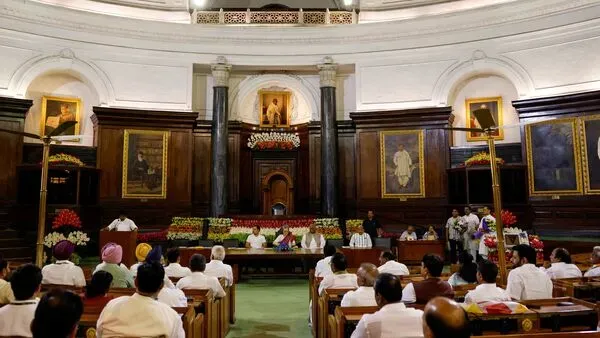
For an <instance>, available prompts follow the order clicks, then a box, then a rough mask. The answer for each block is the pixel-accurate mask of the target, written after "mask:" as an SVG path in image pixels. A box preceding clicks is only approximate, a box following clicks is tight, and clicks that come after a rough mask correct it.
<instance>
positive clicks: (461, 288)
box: [452, 284, 477, 303]
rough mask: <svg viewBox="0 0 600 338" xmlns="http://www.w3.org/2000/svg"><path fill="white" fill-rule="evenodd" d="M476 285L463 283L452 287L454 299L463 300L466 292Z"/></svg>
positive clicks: (460, 301)
mask: <svg viewBox="0 0 600 338" xmlns="http://www.w3.org/2000/svg"><path fill="white" fill-rule="evenodd" d="M476 287H477V284H463V285H457V286H454V287H452V290H454V300H455V301H457V302H459V303H462V302H464V301H465V296H466V295H467V292H469V291H471V290H474V289H475V288H476Z"/></svg>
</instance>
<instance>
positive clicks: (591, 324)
mask: <svg viewBox="0 0 600 338" xmlns="http://www.w3.org/2000/svg"><path fill="white" fill-rule="evenodd" d="M520 303H521V304H523V305H525V306H527V307H528V308H529V309H530V310H532V311H534V312H536V313H537V314H538V318H539V331H545V332H560V331H584V330H595V329H596V326H597V325H598V317H597V311H598V310H597V307H596V305H595V304H594V303H590V302H586V301H583V300H581V299H577V298H572V297H561V298H551V299H536V300H525V301H521V302H520ZM561 303H562V304H561ZM565 303H573V305H570V306H564V304H565Z"/></svg>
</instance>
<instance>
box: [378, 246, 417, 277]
mask: <svg viewBox="0 0 600 338" xmlns="http://www.w3.org/2000/svg"><path fill="white" fill-rule="evenodd" d="M379 264H381V265H380V266H379V267H378V268H377V270H379V273H384V272H385V273H391V274H392V275H395V276H407V275H410V271H408V268H407V267H406V265H404V264H402V263H398V262H396V255H394V254H393V253H392V251H390V250H386V251H382V252H381V254H380V255H379Z"/></svg>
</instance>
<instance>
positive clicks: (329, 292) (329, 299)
mask: <svg viewBox="0 0 600 338" xmlns="http://www.w3.org/2000/svg"><path fill="white" fill-rule="evenodd" d="M354 290H356V289H355V288H340V289H325V290H324V291H323V295H321V296H319V298H318V303H319V311H318V316H319V317H318V328H319V331H318V332H319V334H318V335H317V337H323V338H325V337H329V334H328V327H329V324H328V323H329V316H335V309H336V307H338V306H340V304H341V302H342V298H344V295H345V294H346V293H347V292H348V291H354ZM313 321H314V318H313Z"/></svg>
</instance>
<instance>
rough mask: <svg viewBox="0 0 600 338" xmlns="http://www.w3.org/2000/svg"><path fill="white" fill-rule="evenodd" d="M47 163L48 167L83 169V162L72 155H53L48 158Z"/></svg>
mask: <svg viewBox="0 0 600 338" xmlns="http://www.w3.org/2000/svg"><path fill="white" fill-rule="evenodd" d="M48 163H49V164H50V165H77V166H80V167H83V166H84V164H83V162H82V161H81V160H80V159H78V158H77V157H75V156H73V155H68V154H64V153H60V154H55V155H52V156H50V157H49V158H48Z"/></svg>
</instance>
